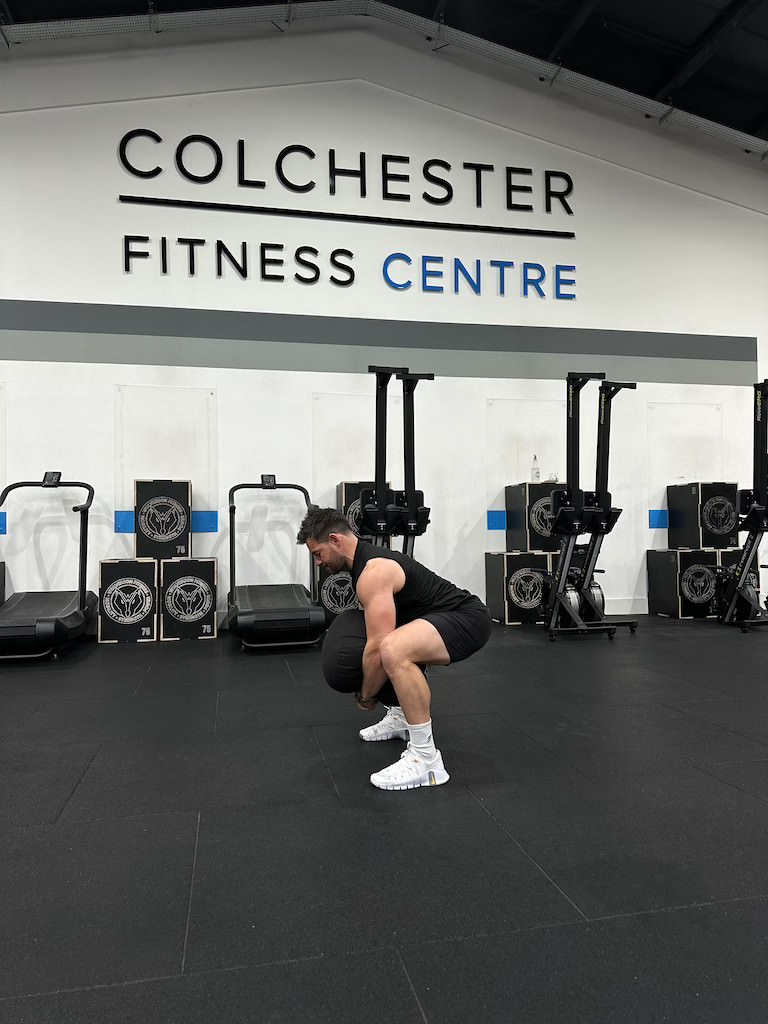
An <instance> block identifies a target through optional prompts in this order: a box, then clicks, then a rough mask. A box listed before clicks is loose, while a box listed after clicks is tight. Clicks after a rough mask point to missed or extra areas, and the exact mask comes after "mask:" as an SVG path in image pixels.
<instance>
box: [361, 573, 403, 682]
mask: <svg viewBox="0 0 768 1024" xmlns="http://www.w3.org/2000/svg"><path fill="white" fill-rule="evenodd" d="M404 580H405V577H404V574H403V570H402V569H401V568H400V566H399V565H398V564H397V562H392V561H389V560H388V559H384V558H382V559H373V560H371V561H370V562H369V563H368V565H367V566H366V567H365V570H364V571H363V573H362V574H361V576H360V579H359V580H358V583H357V596H358V598H359V600H360V604H361V605H362V606H363V610H364V612H365V630H366V636H367V640H366V644H365V649H364V651H363V685H362V688H361V691H360V693H361V696H362V698H363V700H368V699H370V698H372V697H375V696H376V694H377V693H378V692H379V690H380V689H381V688H382V686H383V685H384V683H385V682H386V680H387V676H386V673H385V672H384V669H383V668H382V666H381V655H380V653H379V647H380V645H381V641H382V639H383V638H384V637H385V636H387V635H388V634H389V633H391V632H393V630H394V629H395V628H396V626H397V615H396V612H395V592H396V591H397V590H399V589H400V588H401V587H402V585H403V582H404Z"/></svg>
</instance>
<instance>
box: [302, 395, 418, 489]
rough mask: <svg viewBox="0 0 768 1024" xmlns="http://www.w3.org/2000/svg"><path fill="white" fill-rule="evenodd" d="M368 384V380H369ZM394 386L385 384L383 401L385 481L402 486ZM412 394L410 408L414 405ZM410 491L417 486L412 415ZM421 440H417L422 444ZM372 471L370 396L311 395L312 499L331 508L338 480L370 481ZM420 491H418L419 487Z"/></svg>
mask: <svg viewBox="0 0 768 1024" xmlns="http://www.w3.org/2000/svg"><path fill="white" fill-rule="evenodd" d="M371 384H372V385H373V380H372V381H371ZM401 387H402V385H401V384H400V382H399V381H394V380H393V382H392V383H391V384H390V389H389V394H388V401H387V480H389V481H390V482H391V484H392V487H393V488H401V487H403V486H404V473H403V400H402V394H401V393H397V392H395V393H394V394H392V392H393V391H395V389H397V391H400V389H401ZM418 400H419V395H418V391H417V392H416V394H415V396H414V405H415V404H416V403H418ZM416 420H417V423H416V427H415V431H414V432H415V434H416V437H415V444H414V447H415V450H416V451H415V455H416V486H417V487H418V486H419V436H418V428H419V426H420V425H421V424H420V421H419V418H418V416H416ZM424 443H426V439H425V438H422V444H424ZM375 468H376V399H375V395H374V387H373V386H372V387H371V394H370V395H341V394H333V395H331V394H321V393H320V394H314V395H313V396H312V500H313V501H314V502H315V503H316V504H318V505H323V506H325V505H328V506H335V504H336V484H338V483H341V482H342V481H344V480H373V479H374V475H375ZM422 489H423V488H422Z"/></svg>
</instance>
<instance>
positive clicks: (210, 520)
mask: <svg viewBox="0 0 768 1024" xmlns="http://www.w3.org/2000/svg"><path fill="white" fill-rule="evenodd" d="M0 514H2V515H3V521H5V513H0ZM0 532H2V533H5V530H4V529H3V530H0ZM135 532H136V517H135V515H134V513H133V511H131V510H130V509H127V510H126V511H124V512H115V533H135ZM218 532H219V513H218V512H194V511H193V512H192V533H218Z"/></svg>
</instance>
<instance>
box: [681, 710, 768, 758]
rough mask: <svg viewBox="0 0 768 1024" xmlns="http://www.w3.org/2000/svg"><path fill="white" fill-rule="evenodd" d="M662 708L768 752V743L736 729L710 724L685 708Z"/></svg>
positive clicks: (717, 723)
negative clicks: (736, 737)
mask: <svg viewBox="0 0 768 1024" xmlns="http://www.w3.org/2000/svg"><path fill="white" fill-rule="evenodd" d="M661 706H662V707H665V708H667V710H668V711H679V713H680V714H682V715H687V716H688V718H691V719H693V720H694V721H697V722H704V723H705V724H706V725H711V726H712V727H713V728H714V729H720V730H721V731H722V732H727V733H729V734H730V735H731V736H738V737H739V739H742V740H749V741H750V743H757V744H758V746H761V747H765V748H766V750H768V743H767V742H763V740H758V739H755V737H754V736H748V735H747V734H746V733H744V732H738V730H736V729H729V728H728V727H727V726H726V725H721V724H720V723H719V722H710V721H709V719H708V718H704V717H703V716H702V715H695V714H693V712H691V711H688V710H686V709H685V708H674V707H670V706H669V705H668V704H663V705H661Z"/></svg>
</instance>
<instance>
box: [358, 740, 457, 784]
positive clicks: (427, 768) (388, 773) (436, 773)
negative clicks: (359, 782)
mask: <svg viewBox="0 0 768 1024" xmlns="http://www.w3.org/2000/svg"><path fill="white" fill-rule="evenodd" d="M448 779H450V775H449V774H448V772H447V771H446V770H445V766H444V765H443V757H442V754H441V753H440V751H439V750H438V751H436V752H435V758H434V760H433V761H431V762H428V761H422V759H421V758H420V757H417V756H416V754H414V753H413V751H412V750H411V748H410V747H406V748H405V750H404V751H403V753H402V754H401V755H400V760H399V761H395V763H394V764H391V765H390V766H389V768H383V769H382V770H381V771H380V772H374V773H373V775H372V776H371V782H372V784H373V785H374V786H376V787H377V789H418V787H419V786H442V785H443V783H444V782H447V781H448Z"/></svg>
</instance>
